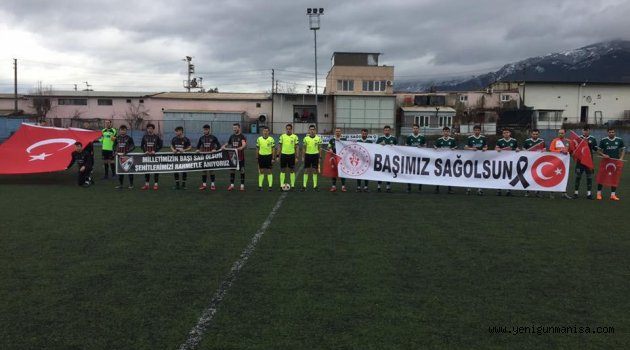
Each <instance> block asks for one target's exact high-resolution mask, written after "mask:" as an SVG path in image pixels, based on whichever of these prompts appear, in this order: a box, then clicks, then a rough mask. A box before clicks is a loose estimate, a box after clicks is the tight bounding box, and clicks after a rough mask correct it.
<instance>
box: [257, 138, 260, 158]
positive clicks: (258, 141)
mask: <svg viewBox="0 0 630 350" xmlns="http://www.w3.org/2000/svg"><path fill="white" fill-rule="evenodd" d="M259 155H260V140H259V139H257V140H256V159H258V156H259Z"/></svg>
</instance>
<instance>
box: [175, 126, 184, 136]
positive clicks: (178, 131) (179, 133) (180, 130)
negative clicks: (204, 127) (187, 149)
mask: <svg viewBox="0 0 630 350" xmlns="http://www.w3.org/2000/svg"><path fill="white" fill-rule="evenodd" d="M175 135H177V136H178V137H179V136H182V135H184V127H183V126H178V127H176V128H175Z"/></svg>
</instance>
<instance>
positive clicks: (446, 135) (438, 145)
mask: <svg viewBox="0 0 630 350" xmlns="http://www.w3.org/2000/svg"><path fill="white" fill-rule="evenodd" d="M433 148H435V149H457V141H455V139H454V138H452V137H451V128H449V127H448V126H445V127H443V128H442V137H440V138H439V139H437V140H435V144H433ZM435 193H440V186H435ZM447 193H448V194H453V193H455V192H453V188H452V187H451V186H448V192H447Z"/></svg>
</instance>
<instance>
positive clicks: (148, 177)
mask: <svg viewBox="0 0 630 350" xmlns="http://www.w3.org/2000/svg"><path fill="white" fill-rule="evenodd" d="M149 181H151V175H150V174H146V175H144V183H145V185H148V184H149Z"/></svg>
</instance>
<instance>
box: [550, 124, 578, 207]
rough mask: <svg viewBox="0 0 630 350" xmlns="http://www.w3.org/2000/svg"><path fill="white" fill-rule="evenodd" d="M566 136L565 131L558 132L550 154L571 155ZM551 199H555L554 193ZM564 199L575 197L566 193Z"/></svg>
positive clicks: (563, 195)
mask: <svg viewBox="0 0 630 350" xmlns="http://www.w3.org/2000/svg"><path fill="white" fill-rule="evenodd" d="M565 134H566V132H565V130H564V129H560V130H558V137H556V138H555V139H553V140H551V143H550V144H549V151H550V152H557V153H563V154H567V153H569V140H567V139H566V138H565V137H564V136H565ZM549 198H554V195H553V193H550V194H549ZM562 198H564V199H573V197H571V196H569V195H568V194H567V192H566V191H565V192H564V193H563V194H562Z"/></svg>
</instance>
